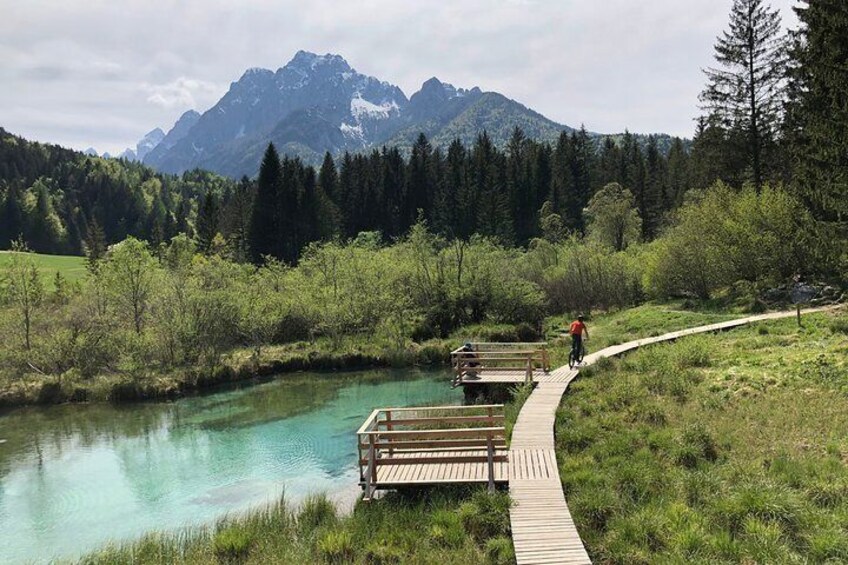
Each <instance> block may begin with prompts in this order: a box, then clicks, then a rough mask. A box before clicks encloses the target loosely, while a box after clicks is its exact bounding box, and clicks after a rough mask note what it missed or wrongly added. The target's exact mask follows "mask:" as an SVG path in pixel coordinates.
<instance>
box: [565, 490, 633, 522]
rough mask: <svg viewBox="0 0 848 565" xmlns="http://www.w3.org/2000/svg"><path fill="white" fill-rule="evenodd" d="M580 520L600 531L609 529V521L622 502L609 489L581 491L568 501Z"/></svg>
mask: <svg viewBox="0 0 848 565" xmlns="http://www.w3.org/2000/svg"><path fill="white" fill-rule="evenodd" d="M568 502H569V506H570V507H571V508H572V510H573V512H574V514H575V516H579V517H580V518H579V520H578V521H579V522H580V523H582V524H586V525H587V526H589V527H590V528H592V529H593V530H595V531H598V532H604V531H606V529H607V526H608V524H609V521H610V520H611V519H612V518H613V517H614V516H615V515H616V514H617V513H618V511H619V510H620V508H621V502H620V501H619V500H618V498H617V497H616V496H615V494H613V493H612V492H610V491H609V490H607V489H603V488H602V489H592V490H584V491H581V492H580V493H579V494H578V495H576V496H574V497H573V498H572V499H571V500H569V501H568Z"/></svg>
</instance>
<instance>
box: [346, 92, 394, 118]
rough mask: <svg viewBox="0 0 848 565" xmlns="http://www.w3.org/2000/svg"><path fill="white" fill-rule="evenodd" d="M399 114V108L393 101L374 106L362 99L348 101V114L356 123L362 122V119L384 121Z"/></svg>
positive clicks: (356, 98)
mask: <svg viewBox="0 0 848 565" xmlns="http://www.w3.org/2000/svg"><path fill="white" fill-rule="evenodd" d="M399 112H400V107H398V104H397V102H395V101H394V100H390V101H388V102H383V103H382V104H374V103H373V102H369V101H368V100H365V99H364V98H361V97H359V96H355V97H354V98H352V99H351V101H350V114H351V115H352V116H353V117H354V118H356V120H357V121H360V120H362V118H375V119H386V118H388V117H390V116H392V115H393V114H394V115H396V114H397V113H399Z"/></svg>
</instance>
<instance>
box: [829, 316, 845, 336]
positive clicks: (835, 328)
mask: <svg viewBox="0 0 848 565" xmlns="http://www.w3.org/2000/svg"><path fill="white" fill-rule="evenodd" d="M829 327H830V331H831V332H833V333H835V334H836V333H840V334H848V316H840V317H839V318H836V319H834V320H833V321H831V322H830V324H829Z"/></svg>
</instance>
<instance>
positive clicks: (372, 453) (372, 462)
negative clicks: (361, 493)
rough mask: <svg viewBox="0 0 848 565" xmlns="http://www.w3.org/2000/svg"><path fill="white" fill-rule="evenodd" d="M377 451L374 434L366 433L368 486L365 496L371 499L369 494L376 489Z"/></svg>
mask: <svg viewBox="0 0 848 565" xmlns="http://www.w3.org/2000/svg"><path fill="white" fill-rule="evenodd" d="M376 459H377V453H376V450H375V449H374V434H368V482H367V483H366V484H367V485H368V486H367V488H366V489H365V498H367V499H368V500H371V495H373V494H374V491H375V490H377V488H376V487H377V460H376Z"/></svg>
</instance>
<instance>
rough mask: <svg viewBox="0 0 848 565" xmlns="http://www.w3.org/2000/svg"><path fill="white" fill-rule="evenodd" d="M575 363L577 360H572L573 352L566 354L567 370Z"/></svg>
mask: <svg viewBox="0 0 848 565" xmlns="http://www.w3.org/2000/svg"><path fill="white" fill-rule="evenodd" d="M577 362H578V361H577V359H575V358H574V350H573V349H572V350H571V351H569V352H568V368H569V369H573V368H574V365H576V364H577Z"/></svg>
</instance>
